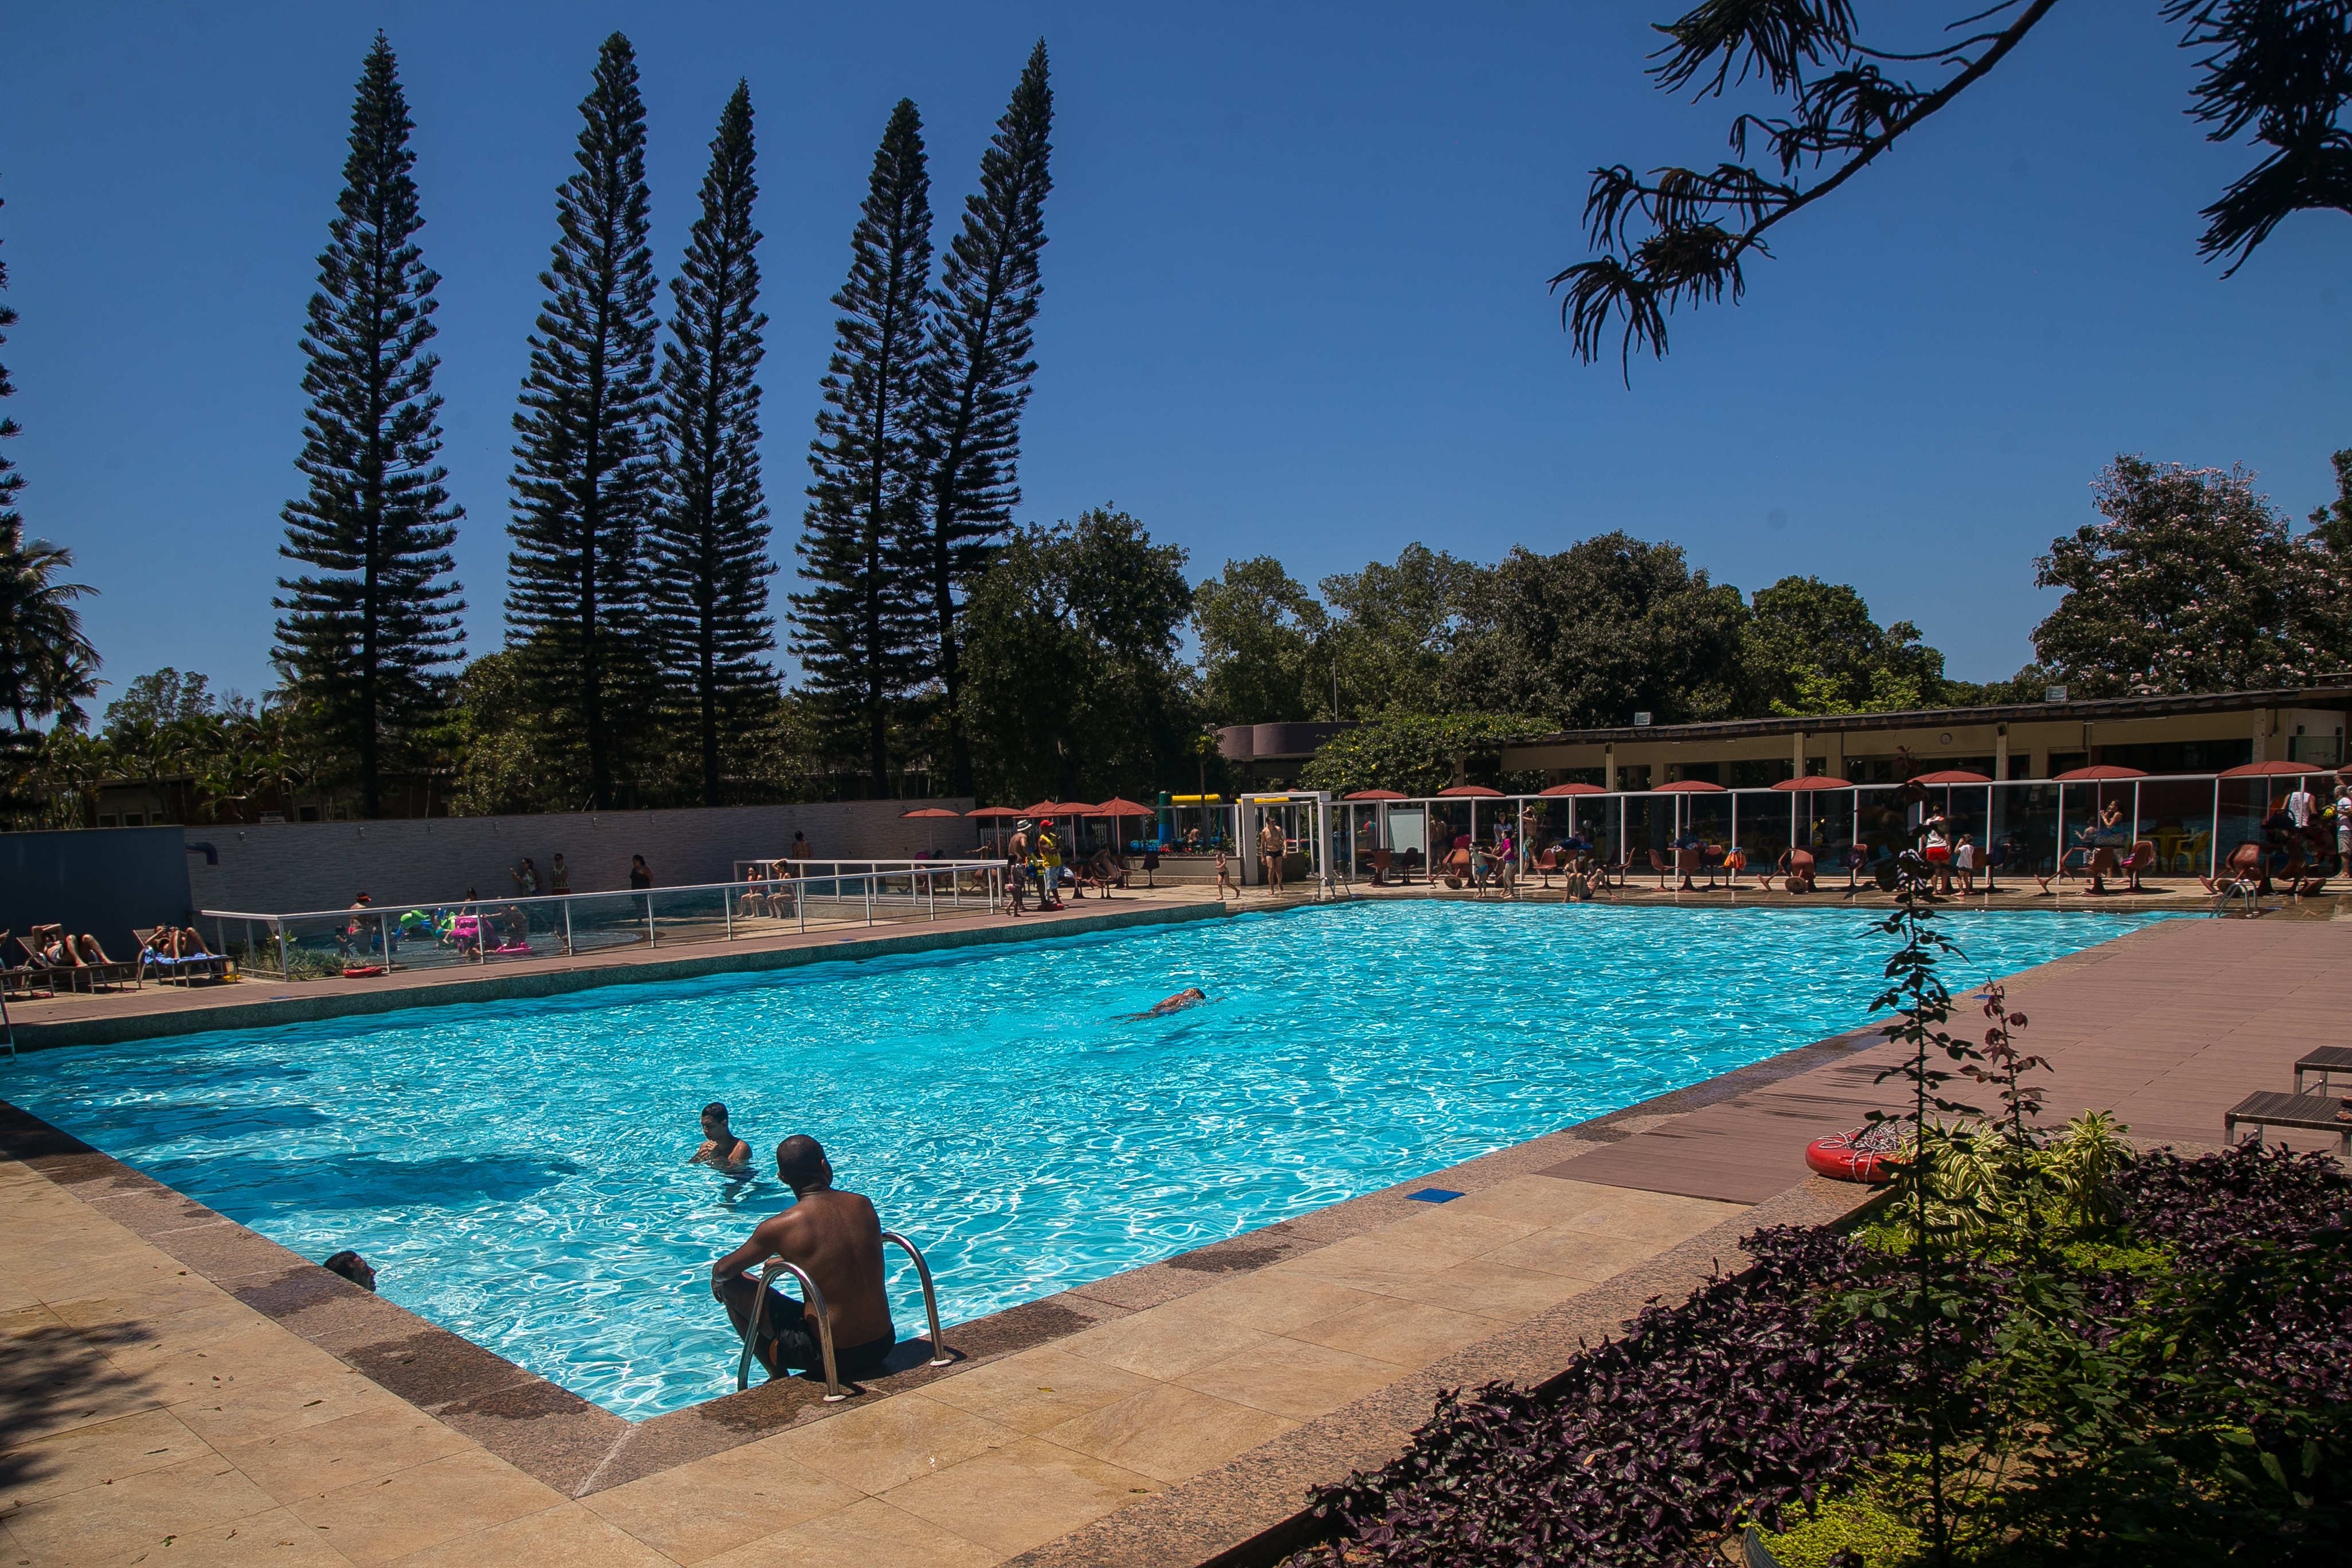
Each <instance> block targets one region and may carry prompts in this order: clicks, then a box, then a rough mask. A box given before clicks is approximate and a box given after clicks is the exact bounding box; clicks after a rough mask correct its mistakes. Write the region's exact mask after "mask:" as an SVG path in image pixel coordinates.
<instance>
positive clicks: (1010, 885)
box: [1004, 816, 1029, 915]
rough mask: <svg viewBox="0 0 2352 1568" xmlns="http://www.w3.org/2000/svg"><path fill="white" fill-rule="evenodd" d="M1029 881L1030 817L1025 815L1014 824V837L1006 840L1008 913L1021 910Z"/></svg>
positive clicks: (1006, 908)
mask: <svg viewBox="0 0 2352 1568" xmlns="http://www.w3.org/2000/svg"><path fill="white" fill-rule="evenodd" d="M1028 881H1029V819H1028V818H1027V817H1025V816H1024V817H1023V818H1022V819H1021V820H1020V821H1018V822H1016V823H1014V824H1013V837H1010V838H1008V839H1006V840H1005V841H1004V910H1005V912H1006V913H1007V914H1014V915H1017V914H1019V913H1020V912H1021V896H1022V894H1023V893H1024V892H1025V891H1027V889H1028Z"/></svg>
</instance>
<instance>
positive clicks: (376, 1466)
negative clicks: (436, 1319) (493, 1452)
mask: <svg viewBox="0 0 2352 1568" xmlns="http://www.w3.org/2000/svg"><path fill="white" fill-rule="evenodd" d="M471 1447H475V1445H474V1442H473V1440H472V1439H471V1438H469V1437H467V1436H464V1435H462V1434H461V1433H458V1432H457V1431H455V1430H454V1429H452V1428H450V1427H447V1426H443V1425H441V1423H439V1422H438V1421H436V1420H434V1419H433V1417H431V1416H430V1415H425V1413H424V1412H422V1411H420V1410H416V1409H415V1408H413V1407H411V1406H408V1405H395V1406H394V1407H392V1408H389V1409H382V1410H362V1411H358V1412H355V1413H354V1414H352V1415H343V1416H338V1417H337V1418H336V1419H334V1420H332V1421H323V1422H320V1424H319V1425H318V1426H302V1427H297V1428H296V1429H294V1430H292V1431H290V1432H278V1433H273V1434H271V1435H270V1436H266V1437H252V1438H247V1440H246V1441H244V1442H242V1443H233V1444H230V1445H229V1446H227V1447H224V1448H223V1449H222V1450H221V1454H222V1456H223V1457H224V1458H226V1459H228V1461H229V1462H230V1463H232V1464H234V1465H235V1466H236V1468H238V1469H240V1470H243V1471H244V1472H245V1473H246V1474H247V1476H249V1477H251V1478H252V1479H253V1484H254V1485H256V1486H257V1487H259V1488H260V1489H262V1490H263V1491H266V1492H268V1494H269V1495H270V1496H271V1497H272V1498H274V1499H276V1500H278V1501H279V1502H282V1503H293V1502H296V1501H299V1500H302V1499H305V1498H316V1497H321V1496H324V1495H325V1494H326V1493H328V1492H331V1491H337V1490H340V1489H342V1488H345V1487H352V1486H357V1485H358V1484H359V1483H361V1482H362V1481H380V1480H382V1479H383V1478H384V1477H386V1476H390V1475H395V1474H397V1473H399V1472H400V1471H402V1470H406V1469H413V1468H415V1467H416V1466H418V1465H427V1464H431V1463H432V1462H433V1461H434V1460H436V1459H441V1458H447V1457H448V1456H450V1455H452V1454H456V1453H462V1452H464V1451H465V1450H467V1449H468V1448H471Z"/></svg>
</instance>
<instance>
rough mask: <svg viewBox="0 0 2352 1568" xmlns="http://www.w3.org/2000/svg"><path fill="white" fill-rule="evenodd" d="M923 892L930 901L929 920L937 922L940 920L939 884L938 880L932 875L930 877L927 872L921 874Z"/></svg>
mask: <svg viewBox="0 0 2352 1568" xmlns="http://www.w3.org/2000/svg"><path fill="white" fill-rule="evenodd" d="M923 891H924V892H925V893H926V894H927V895H929V898H930V900H931V919H933V920H937V919H939V918H940V882H939V879H938V878H937V877H934V876H932V875H931V873H929V871H926V872H924V873H923Z"/></svg>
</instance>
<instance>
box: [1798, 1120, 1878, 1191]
mask: <svg viewBox="0 0 2352 1568" xmlns="http://www.w3.org/2000/svg"><path fill="white" fill-rule="evenodd" d="M1857 1136H1859V1134H1857V1133H1853V1132H1840V1133H1837V1134H1835V1135H1834V1136H1832V1137H1828V1138H1816V1139H1814V1140H1813V1141H1812V1142H1810V1143H1808V1144H1806V1145H1805V1163H1806V1164H1807V1165H1809V1166H1811V1169H1812V1171H1813V1173H1814V1174H1815V1175H1820V1176H1827V1177H1828V1178H1829V1179H1830V1180H1832V1181H1833V1182H1869V1183H1873V1184H1875V1183H1879V1182H1887V1181H1892V1180H1894V1179H1895V1173H1893V1172H1892V1171H1887V1170H1885V1169H1883V1168H1882V1166H1881V1162H1883V1161H1884V1160H1885V1158H1886V1156H1885V1155H1884V1154H1877V1153H1870V1152H1860V1151H1857V1150H1856V1149H1855V1148H1854V1146H1853V1141H1854V1139H1855V1138H1856V1137H1857Z"/></svg>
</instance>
